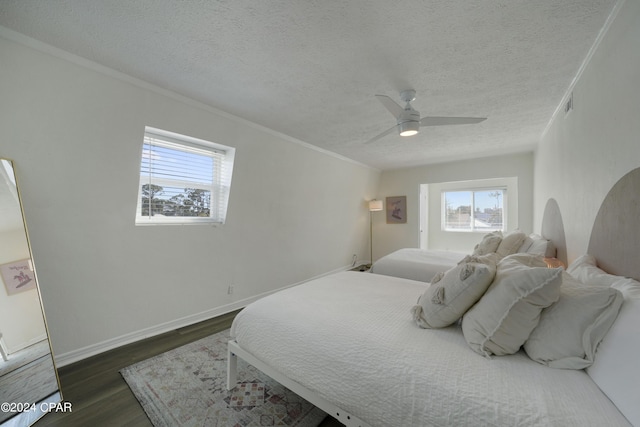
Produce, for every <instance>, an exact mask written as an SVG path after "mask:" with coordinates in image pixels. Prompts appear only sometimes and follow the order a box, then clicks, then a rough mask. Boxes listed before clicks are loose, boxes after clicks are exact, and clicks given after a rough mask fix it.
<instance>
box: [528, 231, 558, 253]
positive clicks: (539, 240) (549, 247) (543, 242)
mask: <svg viewBox="0 0 640 427" xmlns="http://www.w3.org/2000/svg"><path fill="white" fill-rule="evenodd" d="M529 237H531V246H529V247H528V248H527V250H526V251H525V252H527V253H530V254H537V255H542V256H544V257H548V258H554V257H555V256H556V252H557V251H556V245H554V244H553V242H552V241H551V240H547V239H545V238H544V237H542V236H539V235H537V234H530V235H529Z"/></svg>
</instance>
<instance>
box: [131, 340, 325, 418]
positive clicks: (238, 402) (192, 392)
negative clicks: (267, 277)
mask: <svg viewBox="0 0 640 427" xmlns="http://www.w3.org/2000/svg"><path fill="white" fill-rule="evenodd" d="M228 341H229V331H228V330H227V331H224V332H220V333H218V334H214V335H211V336H209V337H207V338H203V339H201V340H199V341H195V342H193V343H191V344H187V345H185V346H183V347H179V348H177V349H174V350H171V351H168V352H166V353H163V354H160V355H158V356H155V357H152V358H151V359H147V360H144V361H142V362H139V363H136V364H134V365H131V366H128V367H126V368H124V369H122V370H121V371H120V373H121V374H122V376H123V377H124V379H125V381H126V382H127V384H128V385H129V387H130V388H131V390H132V391H133V393H134V394H135V396H136V398H137V399H138V401H139V402H140V404H141V405H142V407H143V408H144V410H145V412H146V413H147V415H148V416H149V419H150V420H151V422H152V423H153V425H154V426H155V427H162V426H167V427H169V426H170V427H174V426H184V427H187V426H189V427H195V426H199V427H200V426H207V427H208V426H212V427H215V426H218V427H223V426H224V427H227V426H229V427H231V426H233V427H235V426H238V427H240V426H242V427H249V426H299V427H303V426H304V427H307V426H317V425H318V424H320V422H321V421H322V420H323V419H324V418H325V417H326V414H325V413H324V412H323V411H321V410H320V409H318V408H316V407H315V406H313V405H312V404H310V403H309V402H307V401H306V400H304V399H302V398H301V397H299V396H298V395H296V394H295V393H293V392H291V391H290V390H289V389H287V388H285V387H283V386H281V385H280V384H278V383H277V382H275V381H274V380H272V379H271V378H269V377H268V376H266V375H264V374H263V373H262V372H260V371H259V370H257V369H256V368H254V367H253V366H251V365H248V364H247V363H246V362H244V361H243V360H241V359H238V385H237V386H236V388H235V389H233V390H231V391H227V389H226V378H227V342H228Z"/></svg>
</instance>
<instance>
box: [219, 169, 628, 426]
mask: <svg viewBox="0 0 640 427" xmlns="http://www.w3.org/2000/svg"><path fill="white" fill-rule="evenodd" d="M626 178H627V177H625V178H623V179H622V180H621V181H624V182H623V184H624V185H623V187H625V188H627V189H629V191H631V193H633V192H634V191H635V190H634V189H635V188H639V187H638V186H639V185H640V169H639V170H636V171H634V174H633V177H632V179H633V180H634V181H633V182H634V184H633V185H629V184H628V183H627V180H626ZM617 187H618V185H616V186H614V188H613V189H612V193H610V194H614V196H613V197H611V198H610V197H607V199H605V202H603V206H602V208H601V212H600V213H599V214H598V217H597V219H596V222H595V224H594V230H593V231H592V239H591V242H590V244H589V249H588V251H589V252H590V255H585V256H583V257H580V258H579V259H578V260H576V262H574V263H572V265H570V266H569V269H568V270H567V271H564V270H563V269H562V268H559V269H547V268H546V267H541V266H540V265H539V264H535V263H536V262H539V261H538V258H539V259H541V257H539V256H538V258H536V256H535V255H528V254H517V253H516V254H514V255H509V256H507V257H505V258H504V259H502V260H500V261H499V262H498V263H497V264H496V265H497V267H495V268H496V270H495V275H494V278H493V279H492V282H491V284H490V285H488V288H485V289H486V290H485V291H484V294H482V293H481V295H480V297H479V300H477V302H475V303H473V304H472V305H471V306H470V307H471V308H468V309H466V310H467V311H466V312H465V313H464V315H463V316H462V320H461V321H454V322H453V323H452V324H450V325H449V326H443V327H433V328H430V329H424V328H423V327H419V326H418V324H417V319H420V320H421V319H422V317H421V316H422V314H420V310H421V309H418V307H425V306H426V304H429V303H433V302H434V301H436V300H437V298H435V297H434V295H437V294H438V292H437V289H438V287H439V285H438V283H440V282H439V281H434V283H433V284H429V283H426V282H423V281H417V280H411V279H406V278H401V277H392V276H386V275H379V274H366V273H359V272H352V271H349V272H342V273H337V274H333V275H329V276H326V277H323V278H320V279H315V280H312V281H310V282H307V283H305V284H302V285H299V286H295V287H292V288H289V289H286V290H283V291H280V292H278V293H276V294H273V295H270V296H267V297H265V298H263V299H261V300H258V301H256V302H254V303H252V304H250V305H249V306H247V307H246V308H245V309H244V310H242V311H241V312H240V313H239V314H238V315H237V317H236V319H235V320H234V323H233V325H232V329H231V336H232V340H231V341H230V342H229V370H228V374H229V377H228V385H227V386H228V387H229V388H232V387H234V385H235V364H236V363H237V358H238V357H240V358H242V359H244V360H246V361H247V362H248V363H251V364H253V365H254V366H256V367H257V368H259V369H261V370H263V371H264V372H265V373H266V374H267V375H269V376H271V377H273V378H274V379H275V380H276V381H279V382H281V383H282V384H283V385H285V386H287V387H288V388H290V389H291V390H292V391H294V392H296V393H298V394H299V395H301V396H302V397H304V398H305V399H307V400H309V401H310V402H311V403H313V404H315V405H316V406H318V407H319V408H320V409H322V410H324V411H325V412H327V413H328V414H330V415H331V416H333V417H334V418H336V419H337V420H338V421H340V422H341V423H343V424H345V425H347V426H371V427H375V426H389V425H393V426H418V425H420V426H449V425H457V426H465V425H473V426H477V425H527V426H563V427H564V426H603V425H607V426H629V425H640V409H638V406H639V405H638V401H637V396H638V395H640V388H639V387H640V386H639V385H640V369H639V368H638V364H637V363H636V360H635V358H636V356H635V355H637V354H638V351H640V333H639V332H638V330H639V329H640V328H639V327H638V324H640V282H637V281H635V280H633V279H630V278H627V277H631V278H635V279H638V278H640V269H638V267H637V266H636V265H635V263H633V262H631V261H628V262H627V260H629V257H628V256H620V257H616V256H615V254H611V253H606V254H605V252H611V251H613V252H615V251H616V250H618V251H620V250H622V249H624V251H632V252H631V253H634V254H637V253H638V251H639V250H640V247H639V245H640V243H638V242H640V239H638V238H637V237H636V236H633V234H635V233H630V232H629V229H627V228H625V227H624V224H629V223H633V221H632V219H633V218H637V217H638V214H639V213H640V212H639V209H640V203H639V202H640V200H639V199H640V196H639V195H635V194H631V193H629V194H628V195H625V197H620V194H619V191H618V190H617ZM620 200H626V201H628V202H629V204H631V205H633V206H635V207H633V208H631V210H630V211H629V212H628V215H629V216H627V218H628V221H629V222H625V221H624V220H623V221H620V220H619V219H620V216H619V213H620V212H621V210H624V209H627V208H621V207H620V206H619V205H620V203H619V202H620ZM612 206H614V207H612ZM612 211H613V212H612ZM611 218H616V221H611ZM621 225H622V226H621ZM598 230H605V231H598ZM612 239H613V240H612ZM611 241H613V242H615V244H614V245H611V244H610V243H609V242H611ZM600 257H602V258H603V259H606V262H607V264H606V269H607V272H605V271H604V270H601V269H600V268H599V266H600V267H603V268H604V266H603V265H599V264H598V262H597V260H599V259H600ZM620 260H623V261H624V262H622V263H620V262H619V261H620ZM507 261H508V262H507ZM470 262H477V263H481V261H480V260H473V261H470ZM482 262H484V261H482ZM500 263H503V264H504V265H507V267H499V266H500ZM509 263H513V265H517V264H518V263H522V264H523V265H524V264H526V263H530V265H528V266H525V267H526V268H525V267H518V268H520V269H521V270H519V271H520V272H524V273H526V274H529V272H530V271H534V270H535V271H536V274H538V273H540V274H543V275H544V276H545V277H549V278H550V279H548V280H544V281H543V282H544V286H542V285H540V286H539V288H536V292H531V293H529V294H527V297H529V295H531V296H534V295H535V296H536V297H538V296H539V295H537V289H543V288H544V289H545V290H546V289H551V288H552V286H551V285H550V283H554V284H556V285H557V288H558V290H559V292H560V289H562V288H563V287H565V286H566V285H567V283H569V281H568V280H569V278H571V280H573V281H574V282H575V283H576V284H577V285H578V286H580V287H582V286H584V287H585V289H597V290H598V292H599V291H600V290H605V291H606V293H607V295H609V298H608V299H607V301H606V313H607V316H606V318H607V319H608V320H607V321H602V319H603V318H604V317H605V316H604V315H603V314H598V316H597V319H599V320H598V322H597V326H594V327H591V326H593V325H596V323H589V327H588V328H587V329H588V335H589V338H590V339H591V338H593V336H594V334H595V333H597V335H598V337H597V339H593V340H592V341H589V340H585V339H584V338H585V337H586V336H587V332H585V333H584V334H583V333H581V334H580V335H579V336H578V337H577V341H578V345H579V346H585V348H586V346H587V344H585V343H586V341H589V343H588V346H589V349H588V350H585V352H586V353H585V354H584V355H581V356H580V357H577V358H576V357H564V356H563V357H556V358H555V359H553V358H548V359H545V358H544V357H546V356H544V354H543V355H542V356H540V355H536V352H535V351H534V350H533V349H534V343H536V342H540V340H538V341H536V340H535V339H534V338H533V337H534V335H535V336H536V337H538V338H539V337H540V336H541V335H542V336H544V334H545V333H548V332H549V331H551V332H553V331H567V330H571V328H572V327H573V326H572V325H573V324H572V322H571V321H572V320H573V319H572V318H568V319H564V320H563V321H562V322H561V324H562V325H563V327H562V328H558V327H557V325H558V322H559V320H556V319H562V318H561V317H560V318H557V317H554V316H556V315H558V314H559V313H561V314H562V313H564V314H566V313H572V312H571V311H560V309H557V308H558V307H567V306H571V304H574V307H573V309H574V310H576V309H577V311H576V313H577V314H576V316H577V315H578V314H580V315H581V313H583V312H587V311H589V310H590V308H589V310H586V309H585V307H591V306H590V305H584V304H582V303H581V301H582V300H579V299H578V300H574V299H571V294H570V293H569V294H567V293H566V292H565V293H559V294H558V297H556V298H555V300H553V298H551V294H550V293H549V295H548V299H549V301H547V303H545V304H544V307H546V308H544V310H543V307H541V308H540V310H541V311H539V312H538V314H539V315H538V319H537V320H536V325H535V326H534V328H533V330H532V331H529V332H528V333H527V339H526V342H525V343H524V344H523V345H522V346H520V345H519V344H516V346H515V348H516V350H515V351H514V352H513V353H512V354H510V353H509V354H508V355H500V349H499V348H498V349H497V350H496V349H495V348H493V347H490V346H489V345H488V344H487V345H485V344H486V343H487V342H488V341H491V340H493V339H494V338H495V335H494V336H492V337H489V338H491V340H489V339H488V338H487V340H484V341H482V343H481V344H482V345H481V346H480V348H476V347H475V346H477V344H478V341H474V340H473V339H470V337H473V333H476V332H477V330H479V329H481V328H475V324H474V323H473V322H472V321H471V320H468V319H474V315H476V316H475V317H478V316H477V313H478V312H481V311H482V310H481V309H479V308H481V307H484V305H483V304H484V301H485V300H489V298H488V296H489V295H496V289H511V288H513V286H510V287H508V288H507V287H502V288H501V287H500V286H497V285H496V283H503V282H501V281H502V280H507V279H505V277H508V276H507V275H506V273H505V271H507V270H508V268H511V267H509V266H510V264H509ZM483 265H485V264H483ZM486 265H487V266H489V267H486V268H484V267H483V268H479V267H478V268H475V269H474V270H473V271H472V272H471V273H470V274H472V275H473V274H475V272H476V271H485V270H487V269H489V270H490V269H491V268H493V267H491V265H492V264H490V263H489V262H487V264H486ZM456 268H460V269H461V271H462V270H464V271H467V270H468V268H466V267H465V265H464V264H462V266H459V267H456ZM500 268H503V270H500ZM524 273H523V274H524ZM465 274H467V273H465ZM452 277H453V276H452ZM462 277H463V274H461V275H460V279H462ZM558 278H561V279H562V280H559V279H558ZM446 280H449V279H448V276H446V275H445V276H444V277H443V278H440V281H446ZM504 283H506V282H504ZM560 284H561V285H562V286H560ZM556 285H554V286H556ZM587 285H588V286H587ZM447 289H449V288H447ZM580 289H581V288H580ZM430 292H431V298H429V299H425V296H426V295H429V293H430ZM447 292H448V291H447ZM599 294H601V293H599ZM434 298H435V299H434ZM540 298H541V297H540ZM552 300H553V301H552ZM576 301H577V302H578V303H579V304H578V306H576V305H575V303H576ZM538 303H539V300H536V301H534V304H533V305H535V304H538ZM563 304H564V305H563ZM604 306H605V304H603V307H604ZM611 307H614V308H615V309H613V308H611ZM410 309H411V310H410ZM556 309H557V310H556ZM554 310H555V311H554ZM598 310H600V308H598ZM603 310H604V309H603ZM490 311H491V310H490ZM594 313H596V312H594ZM597 313H604V311H598V312H597ZM454 317H455V316H454ZM532 317H533V316H532ZM594 318H595V315H594ZM554 322H555V323H554ZM516 323H519V322H516ZM578 323H580V322H578ZM469 325H470V326H469ZM542 325H545V328H546V329H545V328H543V327H542ZM580 327H584V325H582V326H580ZM469 331H471V332H469ZM545 331H546V332H545ZM581 331H582V329H581ZM493 332H495V331H493ZM493 332H491V333H493ZM498 347H499V346H498ZM512 347H513V346H512ZM551 347H553V346H551ZM489 350H491V351H490V352H489ZM596 350H597V357H595V354H596ZM542 353H544V352H542ZM534 355H536V356H535V357H534ZM534 358H537V360H538V361H536V360H534ZM558 361H559V362H558ZM553 363H560V366H558V365H556V367H555V368H554V367H550V366H552V364H553ZM562 363H568V365H567V364H565V365H562Z"/></svg>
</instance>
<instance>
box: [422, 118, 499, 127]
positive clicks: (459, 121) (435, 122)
mask: <svg viewBox="0 0 640 427" xmlns="http://www.w3.org/2000/svg"><path fill="white" fill-rule="evenodd" d="M485 120H487V118H486V117H423V118H422V119H421V120H420V126H448V125H471V124H474V123H480V122H483V121H485Z"/></svg>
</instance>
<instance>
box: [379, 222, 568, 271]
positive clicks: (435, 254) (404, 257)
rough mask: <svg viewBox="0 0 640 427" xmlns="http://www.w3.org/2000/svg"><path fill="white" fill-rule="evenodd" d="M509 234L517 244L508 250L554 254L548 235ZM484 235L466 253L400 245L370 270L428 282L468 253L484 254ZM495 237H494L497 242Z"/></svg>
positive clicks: (515, 232)
mask: <svg viewBox="0 0 640 427" xmlns="http://www.w3.org/2000/svg"><path fill="white" fill-rule="evenodd" d="M488 236H489V237H498V236H499V237H500V238H502V237H503V236H502V233H499V232H498V233H490V234H488ZM507 236H512V237H511V238H512V239H515V240H516V241H517V242H519V243H517V244H516V245H515V246H516V247H513V248H512V250H511V251H510V252H526V253H537V254H541V255H544V256H545V257H555V256H556V247H555V244H554V243H553V242H552V241H551V240H550V239H547V238H544V237H542V236H541V235H539V234H535V233H531V234H529V235H528V236H527V235H526V234H525V233H522V232H519V231H517V230H516V231H513V232H511V233H508V234H507V235H506V236H504V237H507ZM485 240H486V238H483V239H482V240H481V241H480V242H479V243H478V245H477V246H476V248H474V250H473V251H469V252H468V253H464V252H456V251H444V250H443V251H439V250H423V249H418V248H402V249H398V250H397V251H394V252H392V253H390V254H388V255H385V256H383V257H381V258H380V259H378V260H377V261H376V262H375V263H374V264H373V265H372V266H371V269H370V272H371V273H375V274H384V275H386V276H394V277H404V278H406V279H412V280H420V281H423V282H430V281H431V279H432V278H433V277H434V276H435V275H436V274H438V273H440V272H442V271H446V270H448V269H450V268H452V267H454V266H455V265H457V264H458V263H459V262H460V261H461V260H462V259H464V258H465V257H466V256H467V255H470V254H474V253H477V252H481V253H484V251H482V250H480V251H479V249H480V247H481V246H482V244H483V242H484V241H485ZM496 240H497V239H494V240H493V243H496ZM497 243H498V245H497V246H495V248H494V251H495V250H497V249H498V247H499V244H500V243H501V242H500V241H498V242H497Z"/></svg>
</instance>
